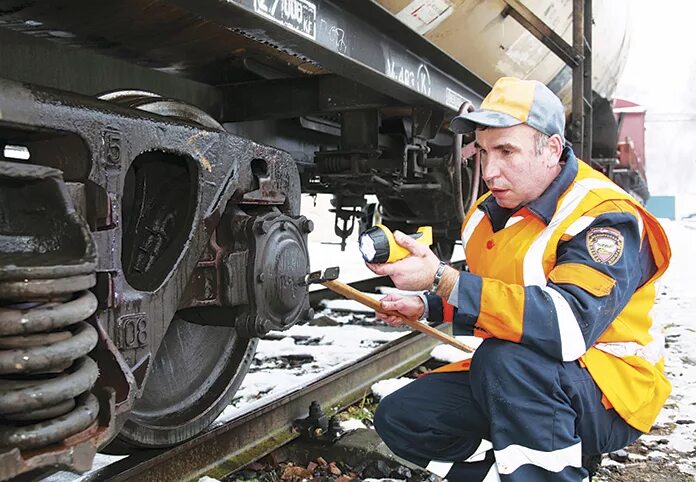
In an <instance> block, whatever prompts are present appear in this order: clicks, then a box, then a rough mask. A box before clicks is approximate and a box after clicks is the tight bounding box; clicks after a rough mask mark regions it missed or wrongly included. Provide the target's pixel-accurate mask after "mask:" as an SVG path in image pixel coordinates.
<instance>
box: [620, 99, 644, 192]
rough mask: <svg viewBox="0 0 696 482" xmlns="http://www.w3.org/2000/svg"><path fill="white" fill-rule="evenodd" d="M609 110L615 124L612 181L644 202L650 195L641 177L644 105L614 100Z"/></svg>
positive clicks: (642, 167) (642, 169) (642, 168)
mask: <svg viewBox="0 0 696 482" xmlns="http://www.w3.org/2000/svg"><path fill="white" fill-rule="evenodd" d="M613 110H614V116H615V118H616V123H617V124H618V139H617V154H616V157H617V159H618V163H617V164H616V165H615V166H614V168H613V174H614V181H615V182H616V183H617V184H619V185H620V186H621V187H623V188H624V189H625V190H626V191H628V192H629V193H631V194H633V195H634V196H635V197H637V198H639V199H640V200H642V201H643V202H645V201H647V199H648V198H649V197H650V192H649V191H648V183H647V181H646V179H647V178H646V176H645V112H646V111H645V107H643V106H641V105H638V104H636V103H634V102H631V101H628V100H625V99H614V103H613Z"/></svg>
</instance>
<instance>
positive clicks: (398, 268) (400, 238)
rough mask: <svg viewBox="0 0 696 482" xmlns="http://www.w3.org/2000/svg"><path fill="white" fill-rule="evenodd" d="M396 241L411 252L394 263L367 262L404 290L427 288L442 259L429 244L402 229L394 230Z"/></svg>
mask: <svg viewBox="0 0 696 482" xmlns="http://www.w3.org/2000/svg"><path fill="white" fill-rule="evenodd" d="M394 239H395V240H396V242H397V243H398V244H399V245H400V246H402V247H404V248H406V249H408V251H409V252H410V253H411V255H410V256H407V257H406V258H404V259H401V260H399V261H395V262H393V263H381V264H380V263H366V264H367V267H368V268H370V269H371V270H372V272H373V273H376V274H378V275H381V276H389V277H390V278H391V279H392V281H393V282H394V285H395V286H396V287H397V288H399V289H402V290H414V291H415V290H427V289H429V288H430V286H431V285H432V283H433V279H434V278H435V271H437V266H438V264H440V260H439V259H438V257H437V256H435V253H433V252H432V251H431V250H430V248H428V247H427V246H425V245H423V244H421V243H418V242H417V241H416V240H415V239H413V238H411V237H410V236H407V235H405V234H404V233H402V232H401V231H394Z"/></svg>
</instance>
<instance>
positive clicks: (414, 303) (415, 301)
mask: <svg viewBox="0 0 696 482" xmlns="http://www.w3.org/2000/svg"><path fill="white" fill-rule="evenodd" d="M380 302H381V303H382V310H384V311H398V312H399V314H401V315H403V317H401V316H394V315H385V314H384V313H377V318H379V319H380V320H382V321H384V322H385V323H387V324H388V325H392V326H399V325H403V324H404V318H408V319H410V320H417V319H419V318H420V317H421V316H423V312H424V311H425V306H423V300H421V298H420V296H401V295H397V294H391V295H387V296H385V297H384V298H382V299H381V300H380Z"/></svg>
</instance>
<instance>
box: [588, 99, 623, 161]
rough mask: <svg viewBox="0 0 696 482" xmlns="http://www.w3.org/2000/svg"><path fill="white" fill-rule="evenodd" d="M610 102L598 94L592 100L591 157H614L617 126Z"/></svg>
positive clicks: (618, 123) (617, 140)
mask: <svg viewBox="0 0 696 482" xmlns="http://www.w3.org/2000/svg"><path fill="white" fill-rule="evenodd" d="M620 119H621V115H619V121H618V122H617V119H616V116H615V115H614V110H613V108H612V106H611V102H610V101H609V100H608V99H605V98H604V97H602V96H600V95H595V96H594V99H593V101H592V158H593V159H616V146H617V145H618V143H619V126H620V122H621V120H620Z"/></svg>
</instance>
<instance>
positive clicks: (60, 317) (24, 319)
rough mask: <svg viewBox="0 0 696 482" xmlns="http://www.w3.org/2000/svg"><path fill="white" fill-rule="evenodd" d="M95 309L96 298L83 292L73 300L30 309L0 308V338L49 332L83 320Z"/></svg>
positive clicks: (87, 292) (44, 304) (39, 305)
mask: <svg viewBox="0 0 696 482" xmlns="http://www.w3.org/2000/svg"><path fill="white" fill-rule="evenodd" d="M96 309H97V298H96V297H95V296H94V294H92V292H90V291H85V292H83V293H81V294H80V295H79V296H77V297H76V298H75V299H73V300H68V301H64V302H62V303H55V302H49V303H42V304H37V305H35V306H32V307H31V308H30V309H22V308H14V309H13V308H8V307H0V336H10V335H23V334H26V333H36V332H42V331H51V330H55V329H57V328H63V327H64V326H67V325H70V324H72V323H73V322H74V321H73V320H75V319H79V320H84V319H86V318H87V317H89V316H90V315H91V314H92V313H94V311H95V310H96Z"/></svg>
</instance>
